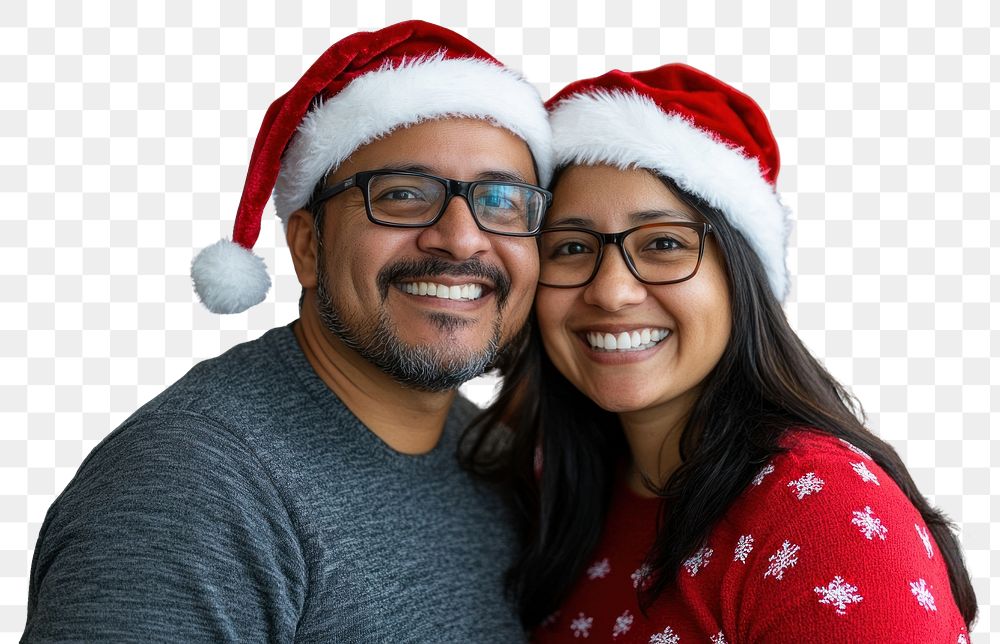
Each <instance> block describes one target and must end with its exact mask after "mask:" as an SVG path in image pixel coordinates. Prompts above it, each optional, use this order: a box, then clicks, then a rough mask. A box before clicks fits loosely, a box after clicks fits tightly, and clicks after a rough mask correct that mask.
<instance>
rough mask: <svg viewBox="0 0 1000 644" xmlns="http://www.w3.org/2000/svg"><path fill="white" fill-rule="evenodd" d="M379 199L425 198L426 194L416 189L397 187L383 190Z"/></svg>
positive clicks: (404, 199) (403, 199)
mask: <svg viewBox="0 0 1000 644" xmlns="http://www.w3.org/2000/svg"><path fill="white" fill-rule="evenodd" d="M378 199H379V200H388V201H411V200H414V199H418V200H424V195H423V194H421V193H420V192H418V191H416V190H410V189H408V188H396V189H395V190H387V191H385V192H383V193H382V194H381V195H379V196H378Z"/></svg>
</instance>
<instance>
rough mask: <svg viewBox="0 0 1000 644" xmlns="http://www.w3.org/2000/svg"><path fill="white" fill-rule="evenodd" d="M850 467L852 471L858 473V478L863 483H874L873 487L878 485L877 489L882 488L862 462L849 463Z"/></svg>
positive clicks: (876, 478) (873, 474)
mask: <svg viewBox="0 0 1000 644" xmlns="http://www.w3.org/2000/svg"><path fill="white" fill-rule="evenodd" d="M851 467H853V468H854V471H855V472H857V473H858V476H860V477H861V480H862V481H864V482H865V483H874V484H875V485H878V486H879V487H881V486H882V484H881V483H879V482H878V477H877V476H875V473H874V472H872V471H871V470H870V469H868V466H867V465H865V462H864V461H858V462H857V463H851Z"/></svg>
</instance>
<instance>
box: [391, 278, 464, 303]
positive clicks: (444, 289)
mask: <svg viewBox="0 0 1000 644" xmlns="http://www.w3.org/2000/svg"><path fill="white" fill-rule="evenodd" d="M399 288H400V290H402V291H403V292H404V293H409V294H410V295H426V296H428V297H436V298H438V299H441V300H478V299H479V298H480V297H482V296H483V287H482V286H481V285H479V284H462V285H461V286H458V285H455V286H449V285H447V284H436V283H434V282H406V283H404V284H401V285H400V287H399Z"/></svg>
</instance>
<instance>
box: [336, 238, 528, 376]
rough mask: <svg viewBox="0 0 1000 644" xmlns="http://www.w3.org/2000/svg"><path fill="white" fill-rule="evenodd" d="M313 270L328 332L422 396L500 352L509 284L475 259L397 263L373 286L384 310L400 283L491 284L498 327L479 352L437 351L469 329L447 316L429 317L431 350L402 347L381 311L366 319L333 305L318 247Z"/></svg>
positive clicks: (481, 367) (482, 367)
mask: <svg viewBox="0 0 1000 644" xmlns="http://www.w3.org/2000/svg"><path fill="white" fill-rule="evenodd" d="M318 251H319V252H318V255H319V261H318V263H317V269H316V281H317V285H316V306H317V308H318V310H319V317H320V319H321V320H322V321H323V323H324V324H325V325H326V327H327V328H328V329H329V330H330V332H331V333H333V334H334V335H335V336H337V337H338V338H340V340H341V341H342V342H343V343H344V344H345V345H347V346H348V347H350V348H351V349H353V350H354V351H356V352H357V353H358V354H359V355H360V356H361V357H362V358H364V359H365V360H367V361H368V362H371V363H372V364H373V365H375V366H376V367H378V368H379V369H380V370H382V371H383V372H385V373H386V374H388V375H389V376H391V377H392V378H394V379H395V380H396V381H397V382H399V383H401V384H403V385H406V386H408V387H412V388H414V389H421V390H424V391H447V390H450V389H454V388H456V387H458V386H459V385H461V384H462V383H464V382H467V381H469V380H471V379H473V378H475V377H476V376H478V375H480V374H482V373H483V372H484V371H486V370H487V369H488V368H490V366H491V365H492V364H493V363H494V361H495V360H496V359H497V356H498V355H499V354H500V353H501V351H502V349H504V347H503V346H501V343H502V341H503V324H502V321H503V315H502V314H503V310H504V308H505V305H506V303H507V299H508V297H509V295H510V287H511V285H510V278H508V277H507V275H505V274H504V273H503V271H501V270H500V269H498V268H496V267H494V266H490V265H487V264H485V263H483V262H482V261H480V260H478V259H471V260H469V261H466V262H463V263H461V264H455V263H452V262H446V261H444V260H441V259H435V258H428V259H425V260H421V261H415V260H410V261H400V262H396V263H393V264H390V265H388V266H385V267H384V268H383V269H382V270H381V271H379V273H378V276H377V284H378V288H379V299H380V304H384V303H385V300H386V298H387V297H388V295H389V289H390V288H395V287H394V286H392V285H393V284H394V283H398V282H399V281H401V280H403V279H407V278H410V279H416V278H422V279H424V280H428V279H430V278H433V277H435V276H439V275H451V276H466V277H479V278H484V279H487V280H489V281H490V282H491V283H492V284H493V288H494V295H495V301H496V307H497V316H496V321H495V322H494V323H493V329H492V333H491V335H490V338H489V340H488V342H487V343H486V346H485V347H483V348H482V349H481V350H479V351H476V350H470V349H468V348H466V347H458V348H457V350H456V348H455V347H452V350H451V351H448V350H445V349H442V348H441V347H442V346H444V347H447V346H449V343H451V342H453V337H454V336H453V332H454V331H456V330H458V329H460V328H462V327H464V326H467V325H469V324H472V321H470V320H467V319H465V318H462V317H459V316H455V315H450V314H448V313H433V314H430V315H429V316H428V317H429V318H430V320H431V322H433V323H434V324H435V325H436V326H437V328H438V329H439V330H440V331H441V337H440V338H439V339H438V340H437V341H436V342H435V343H434V344H426V345H417V346H412V345H409V344H407V343H405V342H404V341H403V340H402V339H401V338H400V337H399V333H398V327H397V325H396V324H395V323H394V322H393V321H392V320H391V319H390V317H389V315H388V313H387V312H386V309H385V307H384V306H380V307H379V310H378V312H377V315H376V316H374V319H372V318H367V319H366V318H365V316H363V315H352V314H350V313H349V312H348V311H347V310H345V309H346V307H340V306H338V305H337V304H335V303H334V300H333V297H332V295H331V293H330V290H329V288H328V285H327V276H328V275H327V271H326V253H325V252H324V249H323V245H322V243H320V245H319V248H318Z"/></svg>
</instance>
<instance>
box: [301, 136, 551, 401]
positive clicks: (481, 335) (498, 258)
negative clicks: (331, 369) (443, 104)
mask: <svg viewBox="0 0 1000 644" xmlns="http://www.w3.org/2000/svg"><path fill="white" fill-rule="evenodd" d="M381 169H397V170H412V171H419V172H426V173H428V174H433V175H437V176H440V177H446V178H451V179H460V180H464V181H473V180H477V179H507V180H513V181H521V182H525V183H535V182H536V180H537V179H536V176H535V172H534V169H533V165H532V160H531V155H530V153H529V151H528V147H527V145H526V144H525V142H524V141H523V140H522V139H520V138H518V137H516V136H515V135H513V134H511V133H510V132H508V131H506V130H503V129H500V128H498V127H495V126H492V125H490V124H489V123H486V122H484V121H478V120H471V119H442V120H436V121H429V122H426V123H421V124H418V125H414V126H411V127H409V128H405V129H401V130H397V131H395V132H393V133H391V134H389V135H387V136H385V137H383V138H382V139H379V140H377V141H375V142H373V143H370V144H368V145H366V146H364V147H362V148H359V149H358V150H357V151H355V153H354V154H352V155H351V157H350V159H348V160H347V161H346V162H345V163H344V164H342V165H341V167H339V168H338V169H337V170H336V172H334V173H333V174H332V175H331V176H330V177H328V183H330V184H332V183H336V182H338V181H341V180H343V179H346V178H348V177H350V176H352V175H353V174H355V173H357V172H359V171H362V170H381ZM324 207H325V211H324V215H323V220H322V222H321V226H322V229H321V236H320V245H319V252H318V258H317V260H318V270H317V282H318V285H317V289H316V296H317V297H316V300H317V307H318V310H319V314H320V317H321V318H322V320H323V321H324V323H325V325H326V326H327V328H328V329H329V330H330V331H331V333H333V335H334V336H336V338H338V339H339V340H340V341H341V342H343V343H344V344H346V345H347V346H348V347H350V348H352V349H353V350H355V351H356V352H357V353H359V354H360V355H361V356H362V357H363V358H365V359H366V360H367V361H369V362H371V363H372V364H374V365H375V366H376V367H378V368H379V369H381V370H382V371H384V372H386V373H388V374H389V375H391V376H392V377H393V378H395V379H396V380H398V381H399V382H402V383H404V384H407V385H410V386H413V387H416V388H420V389H426V390H430V391H443V390H447V389H452V388H454V387H456V386H458V385H459V384H461V383H462V382H465V381H466V380H469V379H471V378H473V377H475V376H477V375H479V374H480V373H482V371H483V370H484V369H485V368H487V367H488V366H489V365H490V364H491V363H492V362H493V360H494V359H495V357H496V355H497V353H498V352H499V351H500V350H501V349H503V348H504V347H505V345H506V344H508V343H509V342H511V341H512V340H513V339H514V338H516V336H517V334H518V332H519V331H520V330H521V329H522V327H523V326H524V322H525V319H526V318H527V315H528V311H529V310H530V308H531V302H532V298H533V296H534V291H535V282H536V281H537V278H538V255H537V249H536V245H535V240H534V239H533V238H523V237H522V238H518V237H503V236H499V235H494V234H490V233H487V232H484V231H482V230H480V229H479V228H478V227H477V226H476V222H475V221H474V219H473V217H472V213H471V212H470V210H469V206H468V204H467V203H466V202H465V200H464V199H462V198H461V197H456V198H453V199H452V200H451V202H450V203H449V204H448V206H447V209H446V210H445V212H444V214H443V215H442V217H441V219H440V220H439V221H438V222H437V223H435V224H434V225H433V226H430V227H428V228H416V229H412V228H411V229H405V228H389V227H385V226H380V225H377V224H374V223H372V222H371V221H369V220H368V218H367V216H366V213H365V206H364V196H363V194H362V191H361V190H359V189H350V190H347V191H346V192H344V193H341V194H340V195H338V196H336V197H334V198H332V199H330V200H329V201H327V202H326V204H325V206H324ZM431 284H433V285H434V287H433V288H429V287H430V285H431ZM443 287H448V290H447V291H444V289H443ZM456 287H457V288H456ZM428 290H430V291H433V292H435V293H434V294H427V293H426V292H427V291H428ZM443 292H447V293H448V294H449V297H442V296H441V295H442V293H443ZM422 293H424V294H422ZM450 295H455V296H456V297H455V298H454V299H453V298H452V297H451V296H450Z"/></svg>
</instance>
